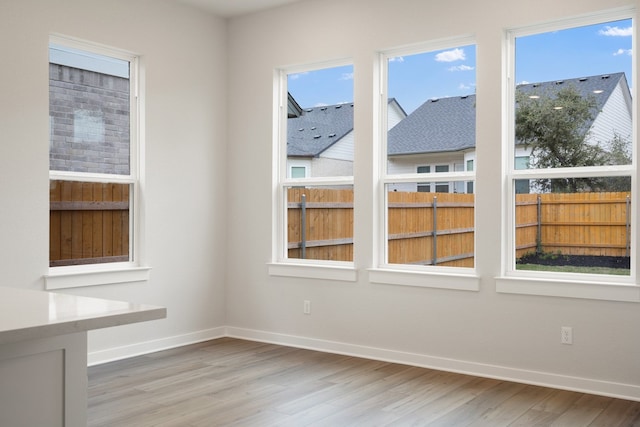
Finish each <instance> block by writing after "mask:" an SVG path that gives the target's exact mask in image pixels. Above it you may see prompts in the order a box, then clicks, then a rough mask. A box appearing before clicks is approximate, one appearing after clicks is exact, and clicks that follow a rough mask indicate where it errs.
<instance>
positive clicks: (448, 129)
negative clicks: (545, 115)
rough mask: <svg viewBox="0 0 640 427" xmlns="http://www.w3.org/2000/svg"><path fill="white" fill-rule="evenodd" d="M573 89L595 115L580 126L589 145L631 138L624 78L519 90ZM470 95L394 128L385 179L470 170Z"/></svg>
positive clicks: (448, 188)
mask: <svg viewBox="0 0 640 427" xmlns="http://www.w3.org/2000/svg"><path fill="white" fill-rule="evenodd" d="M569 85H573V86H574V87H575V88H576V89H577V90H578V91H579V92H580V94H581V95H582V96H583V97H588V96H593V97H594V98H595V100H596V110H597V114H596V115H595V117H594V119H593V120H592V121H591V122H590V123H585V129H588V134H587V135H588V136H587V137H588V138H589V141H590V142H594V143H596V142H607V141H610V140H612V139H613V137H614V136H615V135H616V134H617V135H620V136H622V137H624V138H630V137H631V128H632V126H631V125H632V116H631V111H632V106H631V93H630V91H629V86H628V84H627V80H626V78H625V76H624V73H615V74H607V75H598V76H590V77H583V78H577V79H567V80H562V81H549V82H543V83H531V84H522V85H518V86H517V88H516V90H518V91H523V92H524V93H530V94H531V95H534V94H537V95H547V96H553V94H554V92H557V91H558V90H560V89H561V88H563V87H567V86H569ZM475 106H476V97H475V95H468V96H461V97H450V98H441V99H431V100H428V101H427V102H425V103H424V104H422V105H421V106H420V107H418V109H416V110H415V111H414V112H413V113H411V114H410V115H409V116H407V118H406V119H404V120H402V121H401V122H400V123H399V124H398V125H397V126H395V127H393V128H392V129H391V130H390V131H389V134H388V141H387V151H388V168H389V173H392V174H395V173H416V172H418V173H421V172H425V173H427V172H448V171H464V170H473V168H474V167H475V166H474V163H475V146H476V139H475V128H476V110H475ZM530 152H531V150H530V149H527V148H525V147H524V146H518V147H517V148H516V167H519V168H526V167H527V165H528V164H529V158H530ZM391 188H392V189H394V190H402V191H438V192H467V193H470V192H473V183H471V182H469V183H463V182H456V183H453V182H451V183H448V182H440V183H420V184H417V185H416V184H399V185H395V186H392V187H391Z"/></svg>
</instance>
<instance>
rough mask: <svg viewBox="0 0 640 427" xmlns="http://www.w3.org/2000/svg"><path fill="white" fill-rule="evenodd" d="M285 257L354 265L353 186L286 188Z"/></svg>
mask: <svg viewBox="0 0 640 427" xmlns="http://www.w3.org/2000/svg"><path fill="white" fill-rule="evenodd" d="M285 191H286V197H287V245H288V247H287V257H288V258H297V259H315V260H330V261H353V186H352V185H344V186H330V187H329V186H323V187H321V186H316V187H304V188H300V187H288V188H286V189H285Z"/></svg>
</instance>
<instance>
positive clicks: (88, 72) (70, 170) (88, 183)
mask: <svg viewBox="0 0 640 427" xmlns="http://www.w3.org/2000/svg"><path fill="white" fill-rule="evenodd" d="M136 66H137V61H136V58H135V57H134V56H132V55H129V54H125V53H122V52H119V51H111V50H108V49H105V48H102V47H100V48H98V47H95V46H93V45H90V44H87V43H82V42H78V41H75V40H70V39H65V38H60V37H52V38H51V42H50V45H49V120H50V143H49V178H50V190H49V195H50V236H49V265H50V267H51V268H52V270H51V271H52V272H53V271H54V270H56V273H57V274H59V273H61V272H63V271H65V272H71V271H73V272H75V273H77V272H80V271H87V270H86V269H87V268H91V271H95V268H96V267H97V266H101V268H103V269H104V268H107V269H113V268H115V267H117V268H123V267H124V268H126V267H132V266H134V265H135V264H134V261H137V253H136V251H135V248H136V247H137V244H136V243H138V242H136V239H135V236H136V233H135V231H136V230H135V224H136V221H135V219H136V216H135V212H136V209H134V208H136V203H137V197H136V194H137V192H138V191H139V189H138V182H139V177H138V165H137V158H138V155H137V153H138V140H137V126H138V123H137V117H138V113H137V111H138V106H137V105H138V104H137V97H136V89H137V76H136V73H137V68H136ZM127 280H130V278H129V279H127Z"/></svg>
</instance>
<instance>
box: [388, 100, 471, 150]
mask: <svg viewBox="0 0 640 427" xmlns="http://www.w3.org/2000/svg"><path fill="white" fill-rule="evenodd" d="M475 129H476V96H475V95H469V96H463V97H460V96H457V97H451V98H442V99H437V100H435V99H430V100H428V101H427V102H425V103H424V104H422V105H421V106H420V107H418V108H417V109H416V110H415V111H414V112H413V113H411V114H409V115H408V116H407V117H406V118H405V119H404V120H402V121H401V122H400V123H398V124H397V125H395V126H394V127H393V128H392V129H391V130H390V131H389V134H388V138H387V152H388V154H389V155H399V154H414V153H436V152H442V151H459V150H464V149H467V148H473V147H475V144H476V139H475Z"/></svg>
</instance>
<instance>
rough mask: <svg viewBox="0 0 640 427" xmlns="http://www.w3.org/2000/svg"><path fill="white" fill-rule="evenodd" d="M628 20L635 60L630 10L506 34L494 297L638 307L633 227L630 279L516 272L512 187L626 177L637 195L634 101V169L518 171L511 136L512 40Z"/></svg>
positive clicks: (634, 207)
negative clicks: (499, 249) (534, 180)
mask: <svg viewBox="0 0 640 427" xmlns="http://www.w3.org/2000/svg"><path fill="white" fill-rule="evenodd" d="M622 19H631V20H632V21H634V22H633V24H634V25H633V46H632V49H633V57H635V55H636V54H637V53H636V48H635V45H636V40H637V29H636V22H635V21H636V20H637V14H636V10H635V8H633V7H625V8H620V9H617V10H613V11H607V12H602V13H596V14H589V15H585V16H578V17H574V18H569V19H561V20H557V21H550V22H546V23H542V24H537V25H532V26H525V27H518V28H510V29H507V30H505V32H504V38H503V43H504V50H503V51H504V52H505V53H506V55H505V61H504V68H503V82H504V87H505V88H506V90H505V91H504V92H503V105H504V109H503V115H504V120H503V138H502V139H503V150H502V152H503V160H502V168H503V173H502V177H503V180H504V181H503V194H502V200H503V217H504V218H505V220H504V221H503V222H502V223H503V228H502V239H501V241H502V245H501V247H502V254H501V274H500V275H499V276H498V277H496V278H495V283H496V292H499V293H510V294H520V295H539V296H554V297H567V298H581V299H596V300H608V301H631V302H640V286H639V284H638V279H637V274H638V273H637V269H638V258H639V257H638V238H639V237H640V231H639V230H638V227H634V228H635V230H633V231H632V241H631V254H632V255H631V259H630V261H631V274H630V275H629V276H610V275H598V274H576V273H564V274H562V273H558V272H532V271H526V270H516V269H515V232H514V230H515V203H514V202H515V181H516V180H517V179H531V178H555V177H557V178H559V177H566V176H568V175H571V176H575V177H590V176H630V177H631V188H632V189H633V190H637V188H638V187H637V185H638V181H637V177H636V175H637V165H638V147H639V144H638V139H637V137H638V134H637V128H638V117H637V108H636V103H637V101H635V102H634V103H633V105H632V119H633V129H632V134H633V135H632V140H633V141H634V147H633V151H632V164H631V165H622V166H594V167H576V168H557V169H549V170H547V169H545V170H543V171H541V170H537V171H534V170H531V169H517V168H516V165H515V161H514V159H515V157H516V154H517V148H516V147H515V144H514V139H513V138H514V133H515V89H516V88H515V86H516V82H515V55H516V52H515V40H516V38H517V37H523V36H529V35H535V34H541V33H544V32H550V31H558V30H564V29H571V28H577V27H581V26H588V25H596V24H601V23H606V22H610V21H617V20H622ZM636 73H637V71H636V67H635V61H634V62H633V65H632V75H631V80H632V81H631V82H630V89H631V92H632V93H631V96H632V99H634V100H635V99H636V93H637V91H636V88H635V84H634V81H635V76H636ZM639 205H640V204H639V203H638V198H635V200H633V201H632V209H631V221H632V224H637V221H638V215H637V211H638V206H639Z"/></svg>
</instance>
